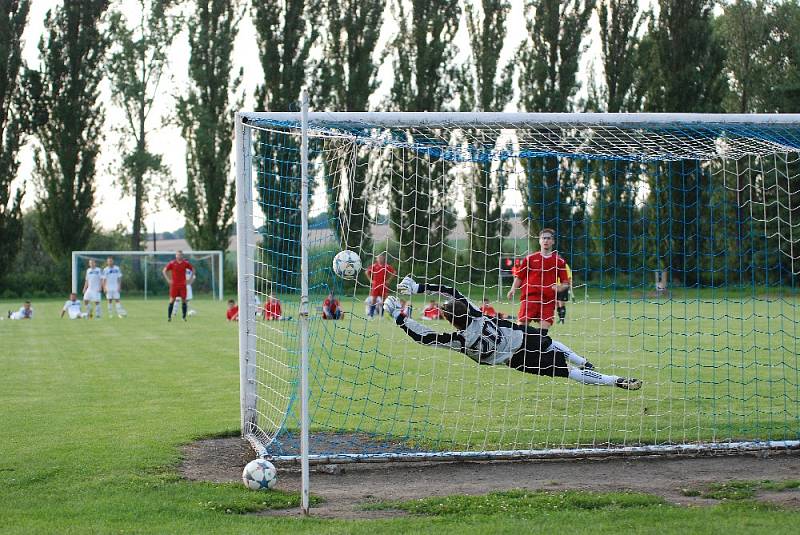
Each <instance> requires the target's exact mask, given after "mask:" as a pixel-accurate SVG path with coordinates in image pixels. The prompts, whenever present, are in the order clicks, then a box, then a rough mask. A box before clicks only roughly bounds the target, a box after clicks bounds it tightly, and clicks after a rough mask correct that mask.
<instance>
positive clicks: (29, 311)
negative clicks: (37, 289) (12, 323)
mask: <svg viewBox="0 0 800 535" xmlns="http://www.w3.org/2000/svg"><path fill="white" fill-rule="evenodd" d="M8 319H10V320H30V319H33V308H32V307H31V302H30V301H25V302H24V303H23V304H22V308H20V309H19V310H17V311H16V312H12V311H11V310H9V311H8Z"/></svg>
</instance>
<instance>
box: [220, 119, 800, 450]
mask: <svg viewBox="0 0 800 535" xmlns="http://www.w3.org/2000/svg"><path fill="white" fill-rule="evenodd" d="M236 131H237V137H238V141H239V144H238V149H237V150H238V162H239V165H238V171H237V172H238V178H237V180H238V187H239V204H240V206H239V220H238V222H237V228H238V229H239V240H240V241H239V247H238V252H239V269H240V281H239V285H240V286H239V289H240V291H239V299H240V301H241V305H242V307H243V308H244V310H245V311H246V313H245V314H243V315H242V316H241V317H242V319H243V321H242V324H241V326H240V327H241V335H240V350H241V358H242V426H243V432H244V434H245V436H246V437H247V438H248V439H250V441H251V442H252V443H253V444H254V445H255V446H256V448H258V450H259V451H260V452H262V453H263V454H268V455H273V456H275V457H278V458H286V459H289V458H295V457H296V456H297V455H298V454H299V446H298V444H299V442H298V441H299V429H300V421H301V417H300V412H299V411H300V405H301V404H300V391H299V388H300V383H301V381H300V363H301V355H302V340H303V336H301V335H302V332H301V326H302V322H299V321H298V310H300V306H301V296H302V294H303V292H302V291H301V290H302V287H303V275H305V276H307V285H308V310H309V316H308V348H307V350H308V355H309V406H308V414H309V421H310V430H311V438H310V446H309V447H310V454H311V458H312V459H325V460H346V459H364V460H368V459H374V458H378V459H385V458H392V457H402V458H436V457H442V458H453V457H481V458H483V457H486V458H490V457H509V456H511V457H515V456H531V455H533V456H535V455H570V454H577V453H580V454H587V453H591V452H604V453H608V452H614V451H686V450H697V449H702V448H707V449H732V448H749V447H796V446H797V445H798V441H797V440H798V434H799V433H800V403H799V402H798V400H799V399H800V371H798V365H800V361H799V360H798V354H800V345H799V344H798V337H799V335H800V325H798V320H799V319H800V317H799V316H798V282H799V281H800V158H799V157H798V149H799V148H800V117H798V116H703V115H685V116H681V115H672V116H661V115H613V114H610V115H581V114H572V115H566V114H564V115H561V114H434V113H428V114H403V113H375V114H357V113H349V114H345V113H342V114H337V113H312V114H310V116H309V122H308V129H307V136H308V137H307V139H308V153H307V154H308V180H309V192H308V195H307V198H306V199H305V200H306V203H307V205H308V208H307V209H306V217H307V222H308V230H307V233H306V235H305V239H306V240H307V243H308V254H307V268H306V269H305V270H304V269H302V266H303V259H302V254H301V253H302V246H301V244H302V241H303V238H304V236H303V235H302V234H303V232H302V231H303V228H304V227H303V212H304V209H303V204H304V203H303V198H302V195H301V184H302V180H301V175H302V173H301V156H302V143H301V140H302V133H303V130H302V128H301V120H300V114H296V113H294V114H288V113H287V114H275V113H265V114H258V113H242V114H239V116H238V119H237V127H236ZM542 228H552V229H554V233H555V238H556V246H555V248H556V250H557V251H558V253H559V255H561V256H562V257H563V258H564V259H565V260H566V262H567V263H568V264H569V266H570V268H571V271H572V276H573V279H572V284H573V292H572V299H571V300H570V301H568V302H567V303H566V317H565V321H564V323H556V324H555V325H554V326H553V327H552V328H551V330H550V336H551V337H552V338H553V339H556V340H559V341H560V342H562V343H564V344H566V345H567V346H569V347H570V348H571V349H572V350H574V351H575V352H577V353H578V354H580V355H583V356H584V357H586V358H588V359H589V360H590V361H591V362H592V363H593V364H594V365H595V366H596V368H597V369H598V370H600V371H602V372H603V373H606V374H613V375H619V376H623V377H636V378H639V379H641V380H642V381H643V387H642V389H641V390H638V391H628V390H623V389H619V388H613V387H604V386H594V385H590V384H582V383H579V382H576V381H571V380H569V379H566V378H561V377H545V376H540V375H533V374H528V373H521V372H519V371H516V370H513V369H511V368H509V367H508V366H502V365H498V366H479V365H477V364H476V363H475V362H474V361H473V360H471V359H470V358H468V357H466V356H465V355H463V354H461V353H458V352H455V351H449V350H446V349H439V348H431V347H427V346H423V345H420V344H418V343H415V342H414V341H413V340H412V339H411V338H410V337H409V336H408V335H407V334H406V333H405V332H404V331H403V330H402V329H400V328H399V327H398V326H397V325H396V324H395V322H394V321H392V320H391V319H390V318H389V317H388V316H387V317H381V316H380V314H377V315H376V316H375V317H370V314H369V311H368V310H367V309H366V308H365V299H366V298H367V295H368V293H369V289H370V286H369V281H368V280H367V279H366V277H365V276H364V274H363V272H362V275H361V276H360V277H359V279H358V281H357V282H356V283H349V282H347V281H344V280H342V279H340V278H337V277H336V276H334V275H333V274H332V271H331V259H332V257H333V255H334V254H335V253H336V252H338V251H339V250H342V249H351V250H353V251H356V252H357V253H358V254H359V255H360V257H361V259H362V262H363V263H364V265H365V267H368V266H370V265H371V264H372V263H373V262H374V261H375V258H376V256H377V255H378V254H380V253H385V254H386V256H387V260H388V263H389V264H390V265H392V266H393V267H394V268H395V270H396V271H397V273H398V278H397V279H394V281H393V282H392V283H391V285H390V286H391V294H392V295H397V294H396V292H395V286H396V283H397V282H398V281H399V280H400V278H402V277H403V276H404V275H406V274H413V275H414V277H415V278H416V279H417V280H419V281H424V282H430V283H437V284H446V285H449V286H453V287H455V288H457V289H458V290H460V291H461V292H462V293H463V294H465V295H466V296H467V297H469V299H470V300H472V301H473V302H474V303H476V304H478V306H480V305H481V304H482V303H484V300H488V304H490V305H491V306H492V307H493V308H494V309H495V310H496V311H498V312H499V313H501V314H507V315H510V316H515V315H516V314H517V311H518V307H519V303H518V299H519V293H517V294H516V296H515V298H514V299H513V300H509V299H508V298H507V295H506V294H507V292H508V290H509V287H510V285H511V282H512V280H513V276H512V270H513V267H514V263H515V262H517V261H519V260H520V259H522V258H524V257H525V256H526V255H528V254H529V253H531V252H534V251H536V250H538V247H539V245H538V238H537V236H538V232H539V231H540V230H541V229H542ZM330 292H334V293H335V295H336V296H337V297H338V299H339V300H340V301H341V305H342V308H343V310H344V316H343V318H342V319H341V320H338V321H326V320H323V319H322V315H321V312H320V310H321V306H322V303H323V300H324V299H325V298H326V296H327V295H328V294H329V293H330ZM270 295H271V296H272V297H273V298H276V299H278V300H280V302H281V306H282V310H283V315H284V317H283V319H284V320H285V321H266V320H265V319H264V315H263V314H261V313H259V310H260V309H259V308H258V307H259V306H261V303H264V302H265V301H266V300H267V299H268V298H269V297H270ZM407 299H408V304H410V305H411V307H412V318H414V319H416V320H418V321H419V323H421V324H424V325H425V326H426V327H428V328H430V329H432V330H434V331H437V332H452V331H453V328H452V327H451V326H450V325H449V324H448V323H447V322H445V321H441V320H432V321H429V322H423V321H422V320H421V316H422V310H423V308H424V307H425V306H426V304H428V303H429V301H430V300H431V299H433V300H434V304H438V303H439V299H440V297H439V296H437V295H433V296H422V295H415V296H413V297H411V298H407ZM287 316H293V317H294V319H292V320H287ZM556 320H557V318H556Z"/></svg>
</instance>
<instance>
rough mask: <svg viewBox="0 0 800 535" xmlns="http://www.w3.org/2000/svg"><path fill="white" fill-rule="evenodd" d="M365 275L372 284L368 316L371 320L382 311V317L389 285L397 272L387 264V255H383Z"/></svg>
mask: <svg viewBox="0 0 800 535" xmlns="http://www.w3.org/2000/svg"><path fill="white" fill-rule="evenodd" d="M365 273H366V275H367V278H368V279H369V283H370V290H369V297H367V315H368V316H369V317H370V318H374V317H375V312H376V311H377V310H380V311H381V316H382V315H383V307H382V306H381V305H382V304H383V302H384V301H385V300H386V297H387V296H388V295H389V284H390V283H391V280H392V277H394V276H395V275H397V272H396V271H395V269H394V268H393V267H392V266H390V265H389V264H387V263H386V255H385V254H383V253H381V254H379V255H378V258H377V259H376V261H375V263H374V264H372V265H371V266H370V267H368V268H367V271H365Z"/></svg>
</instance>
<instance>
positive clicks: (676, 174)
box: [638, 0, 726, 286]
mask: <svg viewBox="0 0 800 535" xmlns="http://www.w3.org/2000/svg"><path fill="white" fill-rule="evenodd" d="M714 4H715V2H714V1H713V0H659V3H658V5H659V13H658V17H656V18H655V19H653V20H651V22H650V24H649V27H648V32H647V35H646V36H645V37H644V38H643V41H642V48H641V55H640V71H639V74H638V79H639V83H640V84H641V87H640V90H641V94H642V96H643V98H644V101H643V106H644V109H645V111H653V112H700V113H702V112H706V113H711V112H719V111H722V102H723V100H724V96H725V89H726V83H725V78H724V76H723V75H722V74H723V66H724V59H725V55H724V51H723V49H722V47H721V46H720V40H719V35H718V33H717V32H715V31H714V24H713V8H714ZM647 174H648V177H649V189H650V197H649V199H648V206H649V207H650V217H649V220H650V231H649V237H650V240H649V242H650V246H649V258H648V262H649V265H650V267H651V268H652V269H658V270H661V269H666V270H667V271H668V272H669V276H670V277H671V278H672V279H674V280H678V281H679V282H680V283H682V284H685V285H688V286H694V285H697V284H705V283H707V282H708V281H707V280H702V273H703V270H704V268H703V266H702V261H703V257H704V256H705V257H706V258H713V256H714V252H713V250H712V249H713V247H714V246H713V244H711V242H710V241H709V240H708V237H709V234H710V229H709V227H708V223H709V220H708V219H707V218H706V217H705V211H706V206H708V203H709V195H710V194H711V190H712V188H714V187H717V186H718V185H713V184H712V181H711V176H710V172H709V169H708V167H704V166H703V165H701V162H699V161H698V160H683V161H675V162H667V163H662V164H658V165H657V164H654V165H651V166H649V168H648V172H647ZM709 247H711V248H712V249H709Z"/></svg>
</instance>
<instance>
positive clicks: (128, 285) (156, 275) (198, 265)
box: [72, 251, 224, 300]
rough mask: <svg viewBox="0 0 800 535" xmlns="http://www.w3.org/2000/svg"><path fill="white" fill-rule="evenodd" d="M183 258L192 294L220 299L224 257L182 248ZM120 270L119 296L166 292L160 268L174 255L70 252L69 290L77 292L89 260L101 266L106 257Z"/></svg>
mask: <svg viewBox="0 0 800 535" xmlns="http://www.w3.org/2000/svg"><path fill="white" fill-rule="evenodd" d="M183 255H184V257H185V258H186V259H187V260H188V261H189V262H190V263H191V264H192V265H193V266H194V268H195V281H194V283H193V284H192V293H193V295H195V296H198V295H199V296H203V295H210V296H211V297H213V298H216V299H220V300H221V299H222V294H223V285H222V284H223V281H224V275H223V272H224V264H223V262H224V256H223V254H222V251H184V253H183ZM109 257H111V258H113V259H114V265H116V266H118V267H119V269H120V270H121V271H122V280H123V282H122V284H123V286H122V293H123V295H122V297H123V299H124V298H126V297H142V298H144V299H148V298H150V297H153V296H165V295H168V294H169V288H168V285H167V283H166V281H165V280H164V277H163V276H162V274H161V270H162V269H163V268H164V266H166V265H167V263H169V261H170V260H173V259H174V258H175V251H72V291H73V292H75V293H78V294H80V293H81V290H82V289H83V281H84V276H85V274H86V270H87V269H88V267H89V261H90V260H94V261H95V263H96V265H97V267H99V268H100V269H103V268H104V267H105V266H106V263H107V260H108V258H109Z"/></svg>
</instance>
